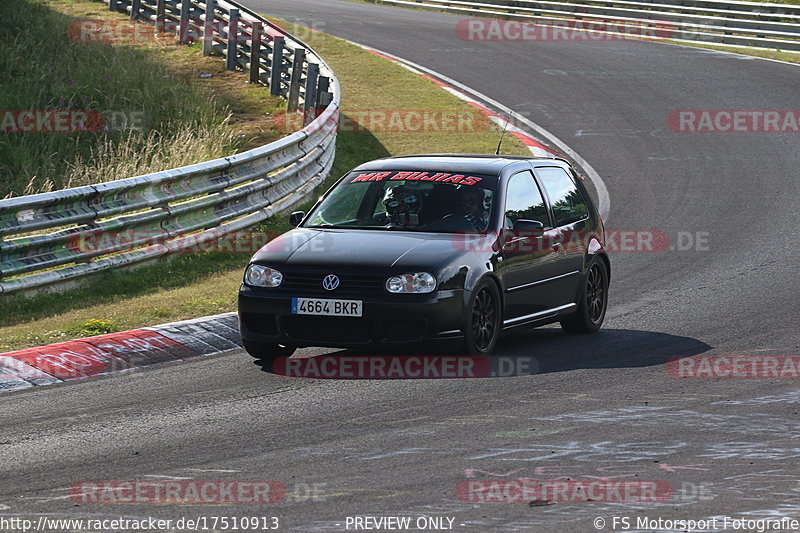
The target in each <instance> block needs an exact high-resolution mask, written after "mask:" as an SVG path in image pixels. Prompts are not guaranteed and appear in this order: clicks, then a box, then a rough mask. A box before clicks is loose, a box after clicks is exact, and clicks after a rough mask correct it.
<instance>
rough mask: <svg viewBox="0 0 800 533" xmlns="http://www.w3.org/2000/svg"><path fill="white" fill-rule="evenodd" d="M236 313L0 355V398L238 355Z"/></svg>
mask: <svg viewBox="0 0 800 533" xmlns="http://www.w3.org/2000/svg"><path fill="white" fill-rule="evenodd" d="M241 343H242V341H241V339H240V337H239V325H238V322H237V317H236V313H225V314H221V315H214V316H208V317H203V318H196V319H193V320H185V321H182V322H171V323H169V324H161V325H159V326H153V327H148V328H142V329H135V330H132V331H124V332H121V333H110V334H108V335H99V336H96V337H87V338H84V339H77V340H74V341H68V342H60V343H58V344H51V345H49V346H40V347H37V348H27V349H25V350H17V351H15V352H7V353H2V354H0V392H6V391H12V390H19V389H26V388H29V387H34V386H39V385H51V384H53V383H61V382H63V381H71V380H75V379H83V378H88V377H95V376H103V375H108V374H114V373H117V372H126V371H130V370H134V369H136V368H143V367H148V366H152V365H159V364H164V363H173V362H178V361H185V360H187V359H194V358H196V357H202V356H207V355H213V354H216V353H220V352H224V351H227V350H234V349H240V348H241V347H242V344H241Z"/></svg>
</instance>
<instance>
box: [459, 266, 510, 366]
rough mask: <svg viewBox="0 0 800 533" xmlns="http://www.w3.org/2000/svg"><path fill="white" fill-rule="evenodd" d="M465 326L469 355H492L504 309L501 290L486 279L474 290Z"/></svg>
mask: <svg viewBox="0 0 800 533" xmlns="http://www.w3.org/2000/svg"><path fill="white" fill-rule="evenodd" d="M467 309H468V311H467V316H466V317H465V322H466V324H465V327H464V350H465V351H466V353H467V354H468V355H490V354H491V353H492V351H493V350H494V347H495V345H496V344H497V339H498V338H499V337H500V329H501V327H502V320H503V316H502V311H501V308H500V291H499V290H498V289H497V284H496V283H494V282H493V281H492V280H489V279H484V280H482V281H481V282H480V283H478V285H477V286H476V287H475V290H473V291H472V295H471V296H470V299H469V305H468V306H467Z"/></svg>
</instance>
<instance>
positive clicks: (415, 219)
mask: <svg viewBox="0 0 800 533" xmlns="http://www.w3.org/2000/svg"><path fill="white" fill-rule="evenodd" d="M383 206H384V208H385V209H386V217H387V219H388V223H387V224H386V226H387V227H403V226H418V225H419V214H420V211H422V197H421V196H420V195H419V194H417V193H416V192H415V191H410V190H408V189H406V188H405V187H404V186H402V185H399V186H397V187H393V188H391V189H389V190H387V191H386V195H385V196H384V198H383Z"/></svg>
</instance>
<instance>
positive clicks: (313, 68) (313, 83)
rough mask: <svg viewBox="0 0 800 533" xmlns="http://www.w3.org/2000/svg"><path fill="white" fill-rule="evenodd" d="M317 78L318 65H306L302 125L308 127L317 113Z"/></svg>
mask: <svg viewBox="0 0 800 533" xmlns="http://www.w3.org/2000/svg"><path fill="white" fill-rule="evenodd" d="M318 77H319V65H318V64H317V63H309V64H308V74H307V75H306V96H305V102H303V125H304V126H305V125H308V124H309V123H310V122H312V121H313V120H314V118H315V114H316V111H317V78H318Z"/></svg>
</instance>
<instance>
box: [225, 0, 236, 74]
mask: <svg viewBox="0 0 800 533" xmlns="http://www.w3.org/2000/svg"><path fill="white" fill-rule="evenodd" d="M226 37H227V39H228V42H227V47H226V51H225V68H227V69H228V70H236V44H237V43H236V41H238V40H239V10H238V9H231V10H230V20H229V21H228V34H227V35H226Z"/></svg>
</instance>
